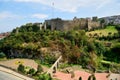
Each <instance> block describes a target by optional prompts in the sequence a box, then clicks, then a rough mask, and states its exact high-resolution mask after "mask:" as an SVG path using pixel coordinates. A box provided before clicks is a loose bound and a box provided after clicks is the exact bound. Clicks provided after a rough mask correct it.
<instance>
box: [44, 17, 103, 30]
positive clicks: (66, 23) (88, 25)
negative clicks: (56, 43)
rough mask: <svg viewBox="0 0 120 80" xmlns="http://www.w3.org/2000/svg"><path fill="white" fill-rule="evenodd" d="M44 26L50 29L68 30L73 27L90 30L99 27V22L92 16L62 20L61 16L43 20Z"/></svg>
mask: <svg viewBox="0 0 120 80" xmlns="http://www.w3.org/2000/svg"><path fill="white" fill-rule="evenodd" d="M45 26H46V28H47V29H50V30H61V31H63V30H65V31H68V30H73V29H76V30H78V29H85V30H92V29H94V28H99V27H101V24H100V21H98V19H97V17H93V18H92V19H90V18H76V17H74V18H73V20H62V19H61V18H56V19H51V20H45Z"/></svg>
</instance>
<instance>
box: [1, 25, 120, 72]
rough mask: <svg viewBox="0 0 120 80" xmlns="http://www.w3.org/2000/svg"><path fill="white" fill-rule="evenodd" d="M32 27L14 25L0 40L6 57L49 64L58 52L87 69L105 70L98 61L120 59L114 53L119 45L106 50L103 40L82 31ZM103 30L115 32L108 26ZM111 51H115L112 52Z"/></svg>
mask: <svg viewBox="0 0 120 80" xmlns="http://www.w3.org/2000/svg"><path fill="white" fill-rule="evenodd" d="M34 27H35V26H34V25H29V26H28V25H26V26H25V25H24V26H21V27H20V28H19V30H20V31H17V30H18V28H16V29H14V30H13V32H11V34H10V35H9V36H8V37H6V38H4V39H3V40H1V41H0V52H2V53H5V55H6V56H7V58H32V59H40V61H41V62H42V63H47V64H53V63H54V62H55V60H56V59H57V58H58V57H59V56H60V55H62V56H63V62H67V64H77V65H81V66H82V67H83V68H88V69H94V68H95V69H108V68H107V67H106V65H104V64H103V63H101V61H102V60H109V61H111V62H116V63H119V61H120V58H119V54H118V53H117V50H118V49H119V50H120V47H119V46H114V47H112V48H109V49H107V48H106V47H105V46H104V44H103V43H101V42H98V41H97V40H95V39H94V38H88V37H87V36H86V33H85V31H83V30H77V31H76V30H71V31H67V32H65V31H64V32H63V31H56V30H54V31H50V30H38V29H37V28H34ZM105 30H108V31H109V30H111V31H115V32H116V30H115V29H114V28H113V27H112V26H111V27H110V28H106V29H105ZM105 32H106V31H105ZM116 49H117V50H116ZM115 51H116V54H113V52H115ZM106 53H109V54H110V56H109V54H106ZM116 56H117V57H116ZM111 57H112V59H110V58H111ZM107 65H108V66H110V65H111V64H107ZM114 67H116V66H114ZM110 68H111V67H110ZM112 69H113V67H112V68H111V70H112ZM115 71H117V68H115Z"/></svg>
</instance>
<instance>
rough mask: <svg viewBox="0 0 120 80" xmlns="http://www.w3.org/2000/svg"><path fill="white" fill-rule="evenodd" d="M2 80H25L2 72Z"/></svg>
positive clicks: (0, 79)
mask: <svg viewBox="0 0 120 80" xmlns="http://www.w3.org/2000/svg"><path fill="white" fill-rule="evenodd" d="M0 80H24V79H22V78H19V77H17V76H14V75H12V74H9V73H6V72H2V71H0Z"/></svg>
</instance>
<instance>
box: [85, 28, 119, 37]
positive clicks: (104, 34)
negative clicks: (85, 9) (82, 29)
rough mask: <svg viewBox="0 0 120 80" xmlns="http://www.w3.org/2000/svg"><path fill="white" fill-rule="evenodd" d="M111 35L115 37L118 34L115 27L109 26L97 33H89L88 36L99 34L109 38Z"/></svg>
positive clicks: (96, 31)
mask: <svg viewBox="0 0 120 80" xmlns="http://www.w3.org/2000/svg"><path fill="white" fill-rule="evenodd" d="M110 33H111V35H114V34H115V33H118V31H117V29H116V28H115V26H107V27H106V28H105V29H99V30H95V31H90V32H87V33H86V35H88V36H89V35H90V34H91V35H95V34H98V35H99V36H108V35H109V34H110Z"/></svg>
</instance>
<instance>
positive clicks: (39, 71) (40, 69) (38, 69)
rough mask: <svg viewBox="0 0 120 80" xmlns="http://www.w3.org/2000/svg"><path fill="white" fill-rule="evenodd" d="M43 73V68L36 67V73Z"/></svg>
mask: <svg viewBox="0 0 120 80" xmlns="http://www.w3.org/2000/svg"><path fill="white" fill-rule="evenodd" d="M42 71H43V68H42V66H41V65H38V67H37V73H41V72H42Z"/></svg>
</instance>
